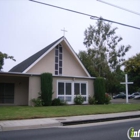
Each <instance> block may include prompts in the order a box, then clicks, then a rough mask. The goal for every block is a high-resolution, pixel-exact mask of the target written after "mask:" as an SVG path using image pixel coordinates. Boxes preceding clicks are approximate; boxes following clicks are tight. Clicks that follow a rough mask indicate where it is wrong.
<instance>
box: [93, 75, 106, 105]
mask: <svg viewBox="0 0 140 140" xmlns="http://www.w3.org/2000/svg"><path fill="white" fill-rule="evenodd" d="M94 91H95V95H94V96H95V100H96V101H97V104H104V100H105V80H104V78H101V77H97V78H96V79H95V81H94Z"/></svg>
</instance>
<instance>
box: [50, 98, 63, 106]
mask: <svg viewBox="0 0 140 140" xmlns="http://www.w3.org/2000/svg"><path fill="white" fill-rule="evenodd" d="M59 105H61V101H60V99H59V98H55V99H53V100H52V106H59Z"/></svg>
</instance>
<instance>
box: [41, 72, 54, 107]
mask: <svg viewBox="0 0 140 140" xmlns="http://www.w3.org/2000/svg"><path fill="white" fill-rule="evenodd" d="M52 81H53V78H52V74H51V73H43V74H41V98H42V100H43V102H44V105H45V106H50V105H51V103H52V94H53V92H52Z"/></svg>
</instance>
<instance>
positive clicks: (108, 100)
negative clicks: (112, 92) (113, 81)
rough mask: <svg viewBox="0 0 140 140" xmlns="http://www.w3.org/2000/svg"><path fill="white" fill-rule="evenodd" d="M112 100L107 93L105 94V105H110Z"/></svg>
mask: <svg viewBox="0 0 140 140" xmlns="http://www.w3.org/2000/svg"><path fill="white" fill-rule="evenodd" d="M110 100H111V97H110V96H109V95H108V94H107V93H105V100H104V103H105V104H110Z"/></svg>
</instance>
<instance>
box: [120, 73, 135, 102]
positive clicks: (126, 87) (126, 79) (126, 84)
mask: <svg viewBox="0 0 140 140" xmlns="http://www.w3.org/2000/svg"><path fill="white" fill-rule="evenodd" d="M120 84H125V89H126V103H128V84H133V82H128V78H127V74H125V82H121V83H120Z"/></svg>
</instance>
